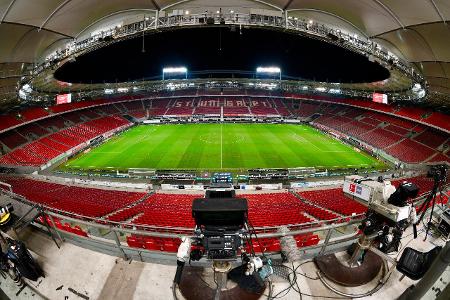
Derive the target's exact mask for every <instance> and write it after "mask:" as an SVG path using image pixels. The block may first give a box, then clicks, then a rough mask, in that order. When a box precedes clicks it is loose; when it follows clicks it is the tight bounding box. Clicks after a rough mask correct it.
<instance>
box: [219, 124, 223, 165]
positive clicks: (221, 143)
mask: <svg viewBox="0 0 450 300" xmlns="http://www.w3.org/2000/svg"><path fill="white" fill-rule="evenodd" d="M222 127H223V123H220V168H221V169H223V157H222V153H223V135H222Z"/></svg>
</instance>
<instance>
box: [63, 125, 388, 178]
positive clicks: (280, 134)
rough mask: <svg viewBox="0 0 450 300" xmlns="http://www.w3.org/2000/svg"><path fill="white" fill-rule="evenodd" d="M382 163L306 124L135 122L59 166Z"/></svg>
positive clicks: (379, 165)
mask: <svg viewBox="0 0 450 300" xmlns="http://www.w3.org/2000/svg"><path fill="white" fill-rule="evenodd" d="M383 166H384V164H383V163H381V162H380V161H378V160H376V159H375V158H373V157H371V156H370V155H368V154H366V153H363V152H359V151H357V150H355V149H354V148H353V147H351V146H348V145H346V144H344V143H342V142H340V141H338V140H335V139H333V138H331V137H328V136H327V135H325V134H323V133H321V132H319V131H317V130H316V129H314V128H312V127H309V126H307V125H285V124H231V123H224V124H176V125H175V124H170V125H140V126H135V127H133V128H131V129H129V130H127V131H125V132H123V133H122V134H120V135H117V136H115V137H113V138H111V139H110V140H108V141H106V142H105V143H103V144H101V145H100V146H98V147H96V148H93V149H92V150H91V151H89V152H87V153H82V154H80V155H78V156H76V157H74V158H73V159H71V160H69V161H68V162H67V163H65V164H64V165H62V166H61V168H62V169H66V170H67V169H72V170H74V169H75V170H98V169H100V170H127V169H128V168H149V169H159V170H161V169H164V170H168V169H185V170H186V169H190V170H193V169H199V170H200V169H201V170H233V169H243V170H245V169H255V168H297V167H318V168H328V169H336V168H358V167H364V168H375V169H379V168H382V167H383Z"/></svg>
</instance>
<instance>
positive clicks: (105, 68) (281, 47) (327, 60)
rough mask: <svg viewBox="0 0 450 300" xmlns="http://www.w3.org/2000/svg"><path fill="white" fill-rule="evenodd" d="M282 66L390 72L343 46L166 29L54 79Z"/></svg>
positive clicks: (321, 73) (335, 75)
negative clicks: (178, 68) (183, 69)
mask: <svg viewBox="0 0 450 300" xmlns="http://www.w3.org/2000/svg"><path fill="white" fill-rule="evenodd" d="M269 65H270V66H272V65H274V66H279V67H280V68H281V69H282V72H283V74H284V75H288V76H294V77H300V78H304V79H310V80H318V81H329V82H371V81H377V80H383V79H386V78H387V77H388V76H389V72H388V71H387V70H386V69H385V68H383V67H381V66H380V65H378V64H377V63H372V62H369V61H368V59H367V58H366V57H364V56H361V55H357V54H355V53H353V52H350V51H348V50H345V49H342V48H340V47H337V46H334V45H331V44H328V43H324V42H321V41H318V40H314V39H310V38H306V37H302V36H300V35H294V34H288V33H283V32H280V31H272V30H267V29H255V28H252V29H245V28H242V31H240V30H239V27H236V28H235V30H231V28H230V27H208V28H190V29H178V30H173V31H166V32H162V33H157V34H151V35H150V34H149V35H146V36H145V53H142V36H140V37H137V38H134V39H130V40H127V41H123V42H119V43H115V44H113V45H111V46H109V47H105V48H102V49H100V50H97V51H94V52H91V53H89V54H86V55H84V56H81V57H78V58H77V60H76V62H72V63H67V64H65V65H64V66H63V67H61V68H60V69H59V70H57V72H56V74H55V76H56V78H57V79H59V80H63V81H68V82H84V83H90V82H93V83H99V82H116V81H118V82H120V81H130V80H139V79H142V78H145V77H153V76H158V75H160V74H161V70H162V68H163V67H164V66H186V67H187V68H188V69H189V70H190V71H202V70H218V69H220V70H245V71H254V70H255V69H256V67H257V66H269Z"/></svg>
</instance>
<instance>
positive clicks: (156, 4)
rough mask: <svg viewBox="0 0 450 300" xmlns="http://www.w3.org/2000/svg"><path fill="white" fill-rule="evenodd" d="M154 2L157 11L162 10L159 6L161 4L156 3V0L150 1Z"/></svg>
mask: <svg viewBox="0 0 450 300" xmlns="http://www.w3.org/2000/svg"><path fill="white" fill-rule="evenodd" d="M150 1H152V4H153V6H154V7H155V8H156V9H157V10H161V7H160V6H159V4H158V3H157V2H156V0H150Z"/></svg>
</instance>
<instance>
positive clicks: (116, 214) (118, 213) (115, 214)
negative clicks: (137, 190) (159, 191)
mask: <svg viewBox="0 0 450 300" xmlns="http://www.w3.org/2000/svg"><path fill="white" fill-rule="evenodd" d="M153 193H154V192H153V191H150V192H149V193H147V194H145V195H144V196H143V197H142V198H141V199H139V200H137V201H136V202H133V203H130V204H128V205H126V206H124V207H121V208H119V209H117V210H115V211H112V212H110V213H108V214H106V215H104V216H103V217H101V218H100V219H101V220H106V219H108V220H109V221H113V222H119V221H122V220H123V221H129V219H130V218H125V219H123V216H127V215H129V214H128V213H127V210H130V209H133V207H135V206H137V205H139V204H141V203H142V202H145V201H146V200H147V199H148V198H150V197H151V196H152V194H153ZM117 219H120V220H118V221H114V220H117Z"/></svg>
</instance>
